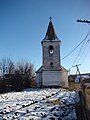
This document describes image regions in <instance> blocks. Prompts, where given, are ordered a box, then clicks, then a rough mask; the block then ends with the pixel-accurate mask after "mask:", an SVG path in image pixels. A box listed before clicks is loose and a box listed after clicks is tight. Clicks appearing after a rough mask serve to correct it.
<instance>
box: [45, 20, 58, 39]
mask: <svg viewBox="0 0 90 120" xmlns="http://www.w3.org/2000/svg"><path fill="white" fill-rule="evenodd" d="M54 39H58V37H57V35H56V33H55V30H54V27H53V24H52V21H51V19H50V22H49V25H48V29H47V32H46V36H45V38H44V40H54Z"/></svg>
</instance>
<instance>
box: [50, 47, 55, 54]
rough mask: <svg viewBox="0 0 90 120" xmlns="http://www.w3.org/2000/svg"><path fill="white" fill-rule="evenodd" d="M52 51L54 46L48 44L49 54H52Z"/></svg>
mask: <svg viewBox="0 0 90 120" xmlns="http://www.w3.org/2000/svg"><path fill="white" fill-rule="evenodd" d="M53 51H54V48H53V46H52V45H50V46H49V53H50V54H53Z"/></svg>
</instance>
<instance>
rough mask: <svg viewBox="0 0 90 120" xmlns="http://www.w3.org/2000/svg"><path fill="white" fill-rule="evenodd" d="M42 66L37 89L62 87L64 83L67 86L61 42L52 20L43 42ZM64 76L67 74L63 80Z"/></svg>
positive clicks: (37, 80)
mask: <svg viewBox="0 0 90 120" xmlns="http://www.w3.org/2000/svg"><path fill="white" fill-rule="evenodd" d="M41 45H42V66H41V67H40V68H39V69H38V70H37V71H36V83H37V87H51V86H52V87H54V86H55V87H56V86H58V87H59V86H62V81H64V82H65V86H67V85H66V84H68V83H67V80H66V81H65V79H67V78H68V76H67V70H66V69H65V68H64V67H62V66H61V61H60V45H61V40H59V38H58V37H57V35H56V33H55V30H54V26H53V23H52V20H51V19H50V22H49V25H48V28H47V31H46V35H45V37H44V39H43V40H42V41H41ZM63 74H66V75H65V76H64V77H63V78H62V76H63Z"/></svg>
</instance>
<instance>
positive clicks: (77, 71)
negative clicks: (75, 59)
mask: <svg viewBox="0 0 90 120" xmlns="http://www.w3.org/2000/svg"><path fill="white" fill-rule="evenodd" d="M80 65H81V64H78V65H74V66H72V67H76V69H77V70H76V76H77V75H79V76H80V80H81V75H80V70H79V67H78V66H80ZM80 80H78V79H76V80H75V82H80Z"/></svg>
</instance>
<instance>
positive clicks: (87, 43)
mask: <svg viewBox="0 0 90 120" xmlns="http://www.w3.org/2000/svg"><path fill="white" fill-rule="evenodd" d="M89 40H90V39H88V40H87V42H86V44H85V47H84V50H83V52H82V54H81V56H80V57H79V59H78V61H79V60H80V59H81V57H82V56H83V54H84V53H85V51H86V49H87V46H88V45H89ZM89 49H90V48H89ZM87 52H88V51H87ZM86 54H87V53H86ZM78 61H77V62H78Z"/></svg>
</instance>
